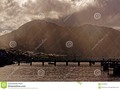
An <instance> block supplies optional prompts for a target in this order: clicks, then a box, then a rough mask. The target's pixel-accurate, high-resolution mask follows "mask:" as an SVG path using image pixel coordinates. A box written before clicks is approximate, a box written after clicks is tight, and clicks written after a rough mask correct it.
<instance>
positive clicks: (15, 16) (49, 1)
mask: <svg viewBox="0 0 120 90" xmlns="http://www.w3.org/2000/svg"><path fill="white" fill-rule="evenodd" d="M92 1H93V0H0V28H1V30H14V29H17V28H19V27H20V26H21V25H22V24H24V23H26V22H29V21H31V20H34V19H57V20H60V19H61V18H63V17H65V18H64V20H65V19H66V17H67V16H68V17H69V16H70V17H69V18H68V20H66V22H65V23H68V24H69V22H72V24H73V23H74V22H75V24H76V21H77V24H78V25H80V24H84V23H91V24H98V25H104V26H112V27H119V25H120V9H119V8H120V6H119V5H120V0H94V1H93V2H92ZM95 13H100V14H101V18H100V19H99V20H95V19H94V14H95Z"/></svg>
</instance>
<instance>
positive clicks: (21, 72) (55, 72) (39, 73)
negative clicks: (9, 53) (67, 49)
mask: <svg viewBox="0 0 120 90" xmlns="http://www.w3.org/2000/svg"><path fill="white" fill-rule="evenodd" d="M100 69H101V68H100V65H99V64H96V65H93V66H91V67H90V66H89V64H87V63H83V64H81V66H77V63H76V64H75V63H70V64H69V66H66V65H65V63H59V64H58V63H57V66H54V65H48V64H47V63H45V66H42V65H41V63H33V65H32V66H30V65H29V64H25V63H22V64H21V65H20V66H18V65H17V64H14V65H9V66H5V67H1V68H0V81H120V78H119V77H111V76H108V75H107V72H103V71H101V72H99V71H100ZM95 70H98V71H97V72H95Z"/></svg>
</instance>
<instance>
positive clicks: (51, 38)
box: [0, 20, 120, 57]
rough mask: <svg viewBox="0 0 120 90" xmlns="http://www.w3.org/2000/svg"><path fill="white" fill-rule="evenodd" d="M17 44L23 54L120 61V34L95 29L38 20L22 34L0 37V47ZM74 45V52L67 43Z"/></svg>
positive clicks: (16, 32) (21, 28)
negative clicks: (70, 42)
mask: <svg viewBox="0 0 120 90" xmlns="http://www.w3.org/2000/svg"><path fill="white" fill-rule="evenodd" d="M10 41H16V42H17V47H16V48H19V49H22V50H36V49H37V50H38V51H40V52H45V53H58V54H74V55H75V54H76V55H80V56H81V57H119V56H120V51H119V49H120V45H119V43H120V32H119V31H117V30H114V29H112V28H107V27H99V26H95V25H88V24H86V25H82V26H80V27H72V28H70V27H61V26H58V25H56V24H54V23H50V22H46V21H40V20H35V21H31V22H28V23H26V24H24V25H23V26H21V27H20V28H19V29H18V30H16V31H13V32H12V33H9V34H6V35H4V36H1V37H0V47H1V48H9V42H10ZM67 41H72V42H73V46H72V47H71V48H68V47H66V42H67Z"/></svg>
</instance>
